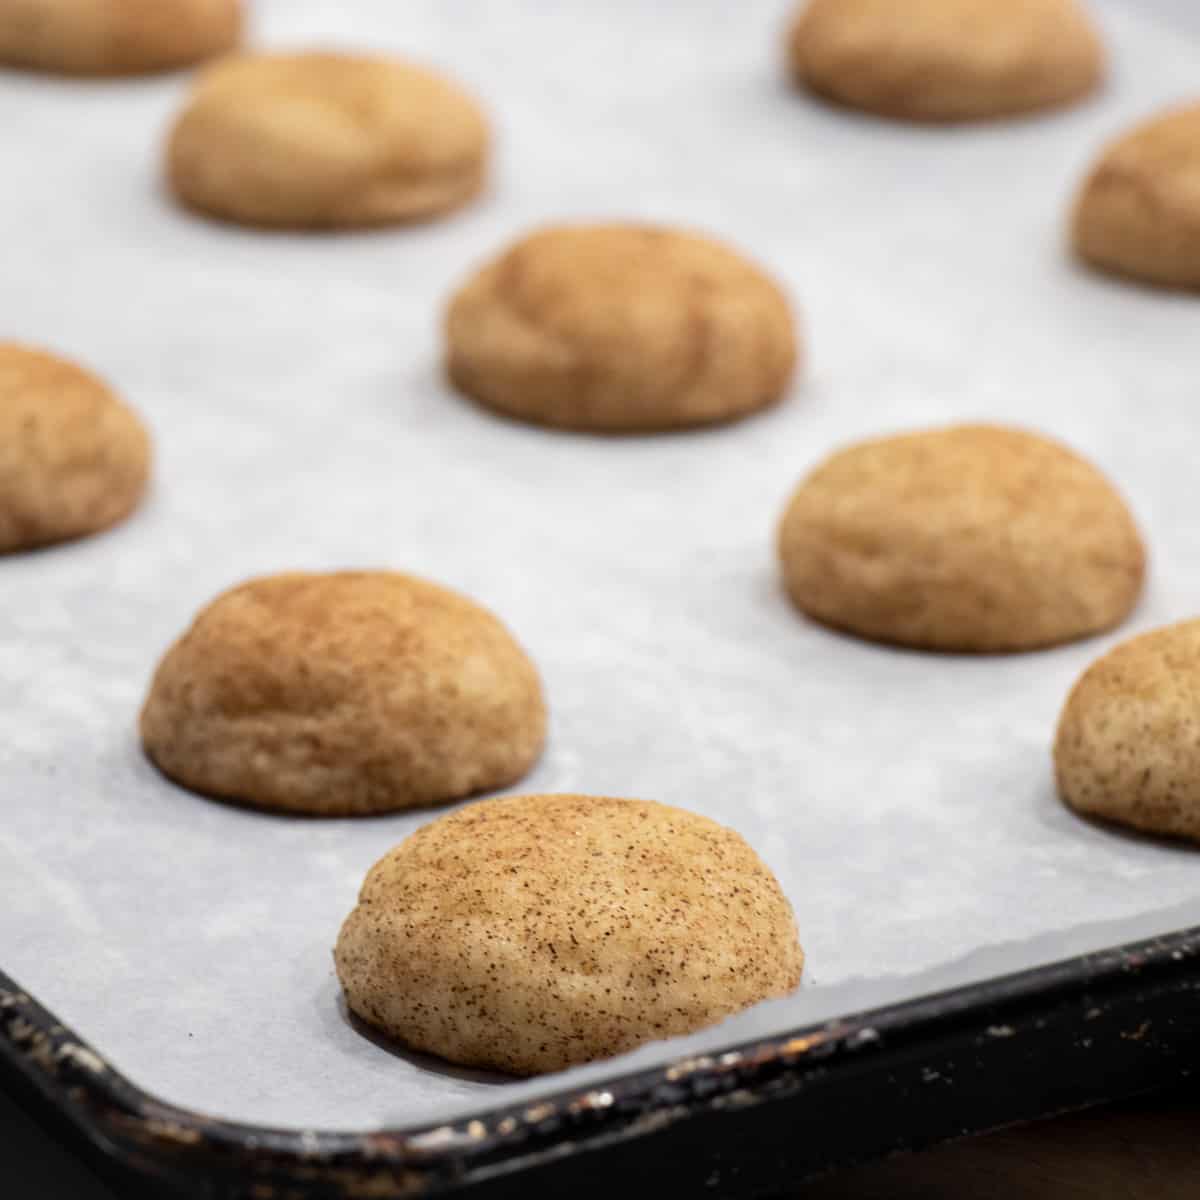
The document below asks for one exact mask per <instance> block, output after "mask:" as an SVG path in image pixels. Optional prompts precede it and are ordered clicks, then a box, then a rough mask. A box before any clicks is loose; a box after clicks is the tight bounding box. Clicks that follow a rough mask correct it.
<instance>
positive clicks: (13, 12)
mask: <svg viewBox="0 0 1200 1200" xmlns="http://www.w3.org/2000/svg"><path fill="white" fill-rule="evenodd" d="M241 34H242V3H241V0H0V63H4V64H6V65H8V66H15V67H28V68H33V69H34V70H39V71H55V72H58V73H60V74H64V75H141V74H148V73H151V72H154V71H169V70H173V69H175V68H177V67H186V66H188V65H190V64H192V63H197V62H200V61H202V60H203V59H206V58H212V57H213V56H214V55H216V54H224V53H225V51H227V50H230V49H232V48H233V47H234V46H236V45H237V43H238V42H239V41H240V40H241Z"/></svg>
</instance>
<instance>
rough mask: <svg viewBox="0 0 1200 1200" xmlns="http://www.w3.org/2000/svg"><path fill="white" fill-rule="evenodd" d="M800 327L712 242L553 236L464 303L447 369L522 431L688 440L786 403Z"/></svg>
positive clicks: (583, 232)
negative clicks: (523, 424) (538, 428)
mask: <svg viewBox="0 0 1200 1200" xmlns="http://www.w3.org/2000/svg"><path fill="white" fill-rule="evenodd" d="M793 324H794V323H793V318H792V314H791V311H790V309H789V307H788V302H787V300H786V298H785V297H784V295H783V293H782V292H781V291H780V289H779V288H778V287H777V286H776V285H775V284H774V283H773V282H772V281H771V280H770V279H769V278H768V277H767V276H766V275H764V274H763V273H762V272H761V271H760V270H759V269H758V268H757V267H755V266H753V265H752V264H750V263H749V262H747V261H746V260H745V259H743V258H741V257H740V256H739V255H737V254H736V253H735V252H734V251H732V250H730V249H728V248H726V247H725V246H722V245H720V244H719V243H717V242H714V241H710V240H708V239H707V238H702V237H697V236H695V235H692V234H685V233H676V232H673V231H671V230H668V229H658V228H654V227H650V226H643V225H594V226H575V227H559V228H550V229H544V230H542V231H540V232H538V233H534V234H532V235H530V236H528V237H526V238H523V239H522V240H521V241H519V242H518V243H517V244H516V245H515V246H513V247H512V248H511V249H509V250H508V251H506V252H505V253H504V254H503V255H501V257H500V258H498V259H497V260H495V261H494V262H492V263H490V264H489V265H487V266H485V267H484V268H483V270H481V271H480V272H479V273H478V274H476V275H475V276H474V277H473V278H472V279H471V280H470V281H469V282H468V283H467V284H466V286H465V287H463V288H462V290H461V291H460V292H459V293H458V294H457V295H456V296H455V297H454V299H453V300H452V302H451V304H450V308H449V312H448V315H447V320H446V343H447V350H446V368H447V372H448V374H449V377H450V379H451V381H452V382H453V383H454V384H455V386H456V387H457V388H458V389H459V390H460V391H462V392H464V393H465V394H466V395H468V396H470V397H471V398H472V399H474V400H476V401H478V402H479V403H480V404H482V405H484V406H486V407H488V408H491V409H494V410H496V411H497V412H500V413H504V414H506V415H508V416H512V417H517V418H520V419H521V420H523V421H531V422H535V423H537V424H541V425H551V426H558V427H560V428H564V429H575V430H595V431H604V432H644V431H649V430H661V429H676V428H683V427H686V426H691V425H706V424H710V423H712V422H716V421H728V420H732V419H733V418H735V417H741V416H745V415H746V414H748V413H751V412H754V411H755V410H757V409H760V408H764V407H766V406H767V405H770V404H773V403H775V401H777V400H778V399H779V398H780V397H781V396H782V395H783V393H784V391H785V390H786V388H787V386H788V382H789V380H790V379H791V376H792V372H793V369H794V367H795V364H796V357H797V350H796V337H795V333H794V328H793Z"/></svg>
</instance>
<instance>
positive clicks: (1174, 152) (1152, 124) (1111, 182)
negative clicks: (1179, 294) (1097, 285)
mask: <svg viewBox="0 0 1200 1200" xmlns="http://www.w3.org/2000/svg"><path fill="white" fill-rule="evenodd" d="M1198 179H1200V105H1192V106H1191V107H1188V108H1184V109H1179V110H1176V111H1172V112H1169V113H1167V114H1165V115H1162V116H1159V117H1156V118H1155V119H1154V120H1152V121H1149V122H1147V123H1145V124H1143V125H1139V126H1138V127H1137V128H1135V129H1134V130H1132V131H1131V132H1129V133H1126V134H1125V135H1124V136H1122V137H1121V138H1119V139H1118V140H1117V141H1115V142H1114V143H1112V144H1111V145H1110V146H1108V147H1107V148H1106V149H1105V151H1104V152H1103V154H1102V155H1101V156H1100V159H1099V161H1098V162H1097V163H1096V165H1095V166H1094V167H1093V169H1092V171H1091V172H1090V174H1089V175H1088V178H1087V180H1086V182H1085V183H1084V185H1083V189H1082V190H1081V192H1080V195H1079V198H1078V200H1077V202H1076V205H1075V212H1074V217H1073V226H1072V238H1073V241H1074V245H1075V250H1076V252H1077V253H1078V254H1079V255H1080V257H1082V258H1083V259H1085V260H1086V261H1087V262H1089V263H1091V264H1092V265H1093V266H1096V267H1099V268H1101V269H1102V270H1105V271H1111V272H1113V273H1115V274H1118V275H1125V276H1128V277H1130V278H1132V279H1139V280H1142V281H1144V282H1146V283H1152V284H1157V285H1160V286H1163V287H1174V288H1200V187H1198V186H1197V180H1198Z"/></svg>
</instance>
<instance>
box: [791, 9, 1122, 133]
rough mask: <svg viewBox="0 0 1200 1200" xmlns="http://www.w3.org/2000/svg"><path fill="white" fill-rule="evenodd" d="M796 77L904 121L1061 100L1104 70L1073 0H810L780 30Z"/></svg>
mask: <svg viewBox="0 0 1200 1200" xmlns="http://www.w3.org/2000/svg"><path fill="white" fill-rule="evenodd" d="M788 56H789V61H790V65H791V70H792V74H793V76H794V77H795V79H796V81H797V82H798V83H801V84H803V85H804V86H806V87H808V88H810V89H812V90H813V91H814V92H817V93H819V94H820V95H822V96H825V97H827V98H828V99H830V100H834V101H837V102H838V103H841V104H845V105H848V106H849V107H852V108H860V109H864V110H866V111H867V112H872V113H876V114H878V115H880V116H885V117H898V118H902V119H905V120H911V121H968V120H973V119H982V118H987V117H1003V116H1010V115H1013V114H1017V113H1024V112H1031V111H1033V110H1036V109H1044V108H1054V107H1057V106H1059V105H1063V104H1069V103H1071V102H1073V101H1075V100H1078V99H1080V98H1082V97H1083V96H1085V95H1087V94H1088V93H1089V92H1091V91H1093V90H1094V89H1095V88H1096V87H1097V85H1098V84H1099V82H1100V80H1101V78H1102V77H1103V74H1104V49H1103V46H1102V44H1101V41H1100V37H1099V34H1098V33H1097V31H1096V27H1095V25H1094V24H1093V23H1092V20H1091V18H1090V17H1089V16H1088V13H1087V11H1086V9H1085V8H1084V7H1083V5H1082V4H1081V3H1080V0H811V2H810V3H808V4H806V5H805V6H804V8H803V9H802V10H801V12H800V13H799V15H798V17H797V19H796V21H795V23H794V25H793V26H792V29H791V32H790V36H789V40H788Z"/></svg>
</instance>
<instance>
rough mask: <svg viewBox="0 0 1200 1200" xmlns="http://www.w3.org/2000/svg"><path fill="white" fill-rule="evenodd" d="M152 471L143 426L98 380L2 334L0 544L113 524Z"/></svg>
mask: <svg viewBox="0 0 1200 1200" xmlns="http://www.w3.org/2000/svg"><path fill="white" fill-rule="evenodd" d="M149 475H150V437H149V435H148V434H147V432H146V429H145V426H143V424H142V423H141V421H140V420H138V418H137V416H135V415H134V413H133V412H132V411H131V410H130V409H129V408H127V407H126V406H125V405H124V404H123V403H122V402H121V401H120V400H119V399H118V398H117V397H116V396H115V395H114V394H113V392H112V391H111V390H110V389H109V388H108V387H107V386H106V385H105V384H104V383H103V382H101V380H99V379H97V378H96V376H95V375H93V374H91V373H90V372H89V371H85V370H84V369H83V368H82V367H78V366H76V365H75V364H74V363H70V362H67V361H66V360H65V359H61V358H57V357H55V356H54V355H53V354H47V353H45V352H44V351H42V350H34V349H32V348H31V347H28V346H20V345H16V344H14V343H12V342H0V553H9V552H11V551H14V550H28V549H32V548H33V547H35V546H47V545H50V544H51V543H53V542H62V541H67V540H69V539H71V538H79V537H85V536H86V535H88V534H90V533H97V532H99V531H100V530H102V529H107V528H109V526H111V525H115V524H116V523H117V522H118V521H121V520H123V519H124V518H125V517H127V516H128V515H129V514H130V513H131V512H132V511H133V510H134V508H136V507H137V504H138V501H139V500H140V499H141V497H142V493H143V492H144V491H145V488H146V481H147V479H148V478H149Z"/></svg>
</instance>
